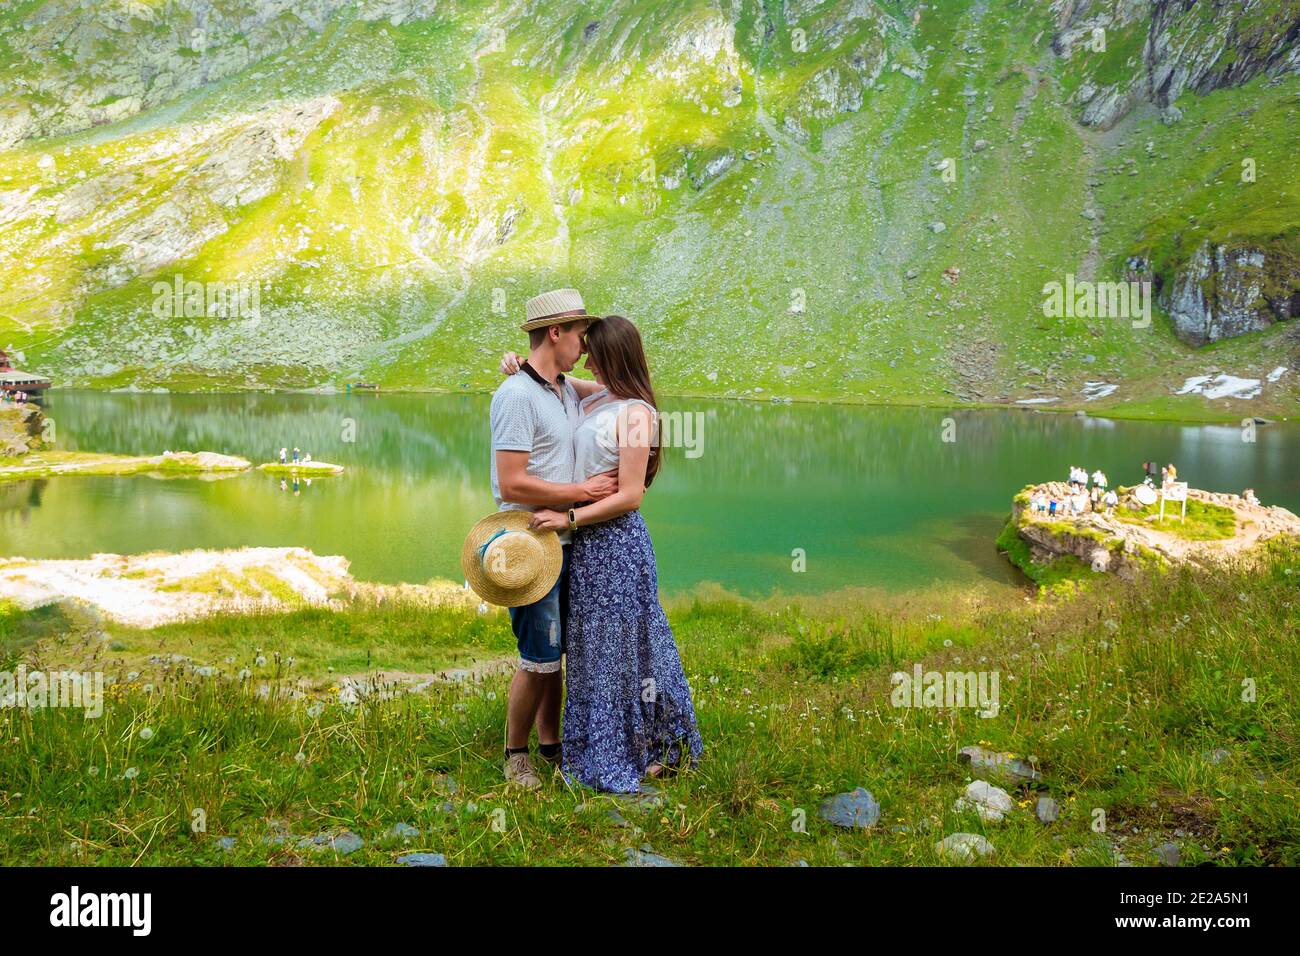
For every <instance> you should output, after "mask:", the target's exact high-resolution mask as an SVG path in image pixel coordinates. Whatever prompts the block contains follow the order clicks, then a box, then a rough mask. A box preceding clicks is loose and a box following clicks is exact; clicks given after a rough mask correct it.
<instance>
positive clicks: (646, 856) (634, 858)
mask: <svg viewBox="0 0 1300 956" xmlns="http://www.w3.org/2000/svg"><path fill="white" fill-rule="evenodd" d="M623 856H624V858H625V860H626V862H625V863H624V864H623V865H624V866H681V864H680V863H677V862H675V861H674V860H670V859H668V857H666V856H660V855H659V854H658V853H655V852H654V851H653V850H651V849H650V844H648V843H643V844H642V845H641V849H639V850H638V849H636V848H634V847H627V848H626V849H625V850H624V851H623Z"/></svg>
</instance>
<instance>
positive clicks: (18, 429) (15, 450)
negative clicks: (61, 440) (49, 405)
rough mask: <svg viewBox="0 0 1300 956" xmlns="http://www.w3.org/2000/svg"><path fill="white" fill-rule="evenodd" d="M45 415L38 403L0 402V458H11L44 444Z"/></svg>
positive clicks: (41, 446) (42, 446)
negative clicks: (17, 403)
mask: <svg viewBox="0 0 1300 956" xmlns="http://www.w3.org/2000/svg"><path fill="white" fill-rule="evenodd" d="M45 439H46V424H45V416H44V414H42V412H41V409H40V406H39V405H33V404H31V403H26V404H22V405H14V404H11V403H9V402H5V403H3V404H0V458H13V457H17V456H21V455H25V454H27V453H28V452H29V451H33V450H35V449H38V448H44V447H45V446H46V440H45Z"/></svg>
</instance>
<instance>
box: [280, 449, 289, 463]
mask: <svg viewBox="0 0 1300 956" xmlns="http://www.w3.org/2000/svg"><path fill="white" fill-rule="evenodd" d="M288 463H289V449H287V448H281V449H280V464H282V465H287V464H288Z"/></svg>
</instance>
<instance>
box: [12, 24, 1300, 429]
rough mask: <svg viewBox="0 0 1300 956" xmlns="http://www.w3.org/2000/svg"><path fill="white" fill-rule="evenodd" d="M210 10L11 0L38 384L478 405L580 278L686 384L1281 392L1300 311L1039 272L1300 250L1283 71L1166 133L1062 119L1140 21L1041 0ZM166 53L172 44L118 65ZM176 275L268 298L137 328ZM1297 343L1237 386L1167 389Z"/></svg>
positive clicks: (32, 353) (801, 389) (1141, 120)
mask: <svg viewBox="0 0 1300 956" xmlns="http://www.w3.org/2000/svg"><path fill="white" fill-rule="evenodd" d="M210 6H211V12H210V14H209V15H207V19H202V18H197V19H196V17H197V15H196V14H190V13H189V12H188V11H189V7H188V6H186V5H185V4H172V5H168V6H167V7H166V8H162V7H159V8H157V10H154V12H152V13H147V14H146V13H141V12H140V10H141V9H144V10H145V11H149V10H153V9H154V8H152V7H150V6H149V5H139V4H136V5H134V6H132V7H129V8H128V7H126V6H125V5H123V9H122V11H121V12H120V13H119V15H118V16H117V17H116V18H110V19H107V20H104V21H102V22H98V23H97V24H96V25H95V26H94V27H90V26H88V25H86V24H85V22H84V18H78V16H77V15H76V14H75V13H74V12H73V11H72V9H71V8H70V7H68V5H67V4H65V3H62V2H58V0H55V2H50V3H21V4H11V5H9V6H8V7H6V8H5V10H4V11H3V12H0V52H3V53H4V54H5V59H6V60H8V61H9V62H8V63H7V70H8V76H9V77H10V78H12V79H14V80H15V84H14V87H13V89H14V90H15V91H16V92H14V93H12V94H11V97H10V99H9V100H8V101H5V102H0V120H3V119H4V118H5V117H6V116H7V117H9V118H10V120H11V121H12V122H14V123H16V122H17V120H16V119H14V117H18V116H28V115H30V116H35V115H36V113H37V111H35V110H34V109H33V107H34V106H35V105H37V104H42V103H44V104H45V105H46V106H47V107H49V109H51V110H53V112H54V113H55V114H56V115H58V116H61V117H63V118H64V119H63V120H61V121H60V122H57V123H54V124H53V125H52V126H50V127H49V128H48V129H46V128H44V127H41V128H40V129H39V132H40V133H41V134H42V135H37V136H35V137H33V138H28V139H25V140H22V141H20V142H17V143H15V144H14V145H13V146H12V147H11V148H9V149H7V150H0V339H2V340H3V341H4V343H6V344H11V345H13V346H14V347H15V348H17V349H18V350H20V352H21V353H22V358H23V360H24V361H25V363H26V364H28V365H30V366H33V367H38V368H40V369H42V370H45V371H47V372H50V373H52V374H54V375H55V376H56V378H57V379H58V380H59V382H60V383H63V384H90V385H95V386H100V387H140V388H151V387H166V388H172V389H192V388H209V387H230V386H243V387H262V386H274V387H312V386H318V385H323V384H333V385H340V384H342V383H345V382H348V381H375V382H381V383H383V384H384V385H387V386H390V387H399V388H419V389H428V388H433V389H461V388H472V389H481V388H487V387H490V386H491V385H493V384H494V382H495V372H494V371H493V369H494V367H495V364H496V363H495V361H494V357H495V356H496V355H497V354H498V353H499V352H500V351H501V350H503V349H505V348H515V347H518V346H519V345H520V344H521V338H520V335H519V334H518V332H517V330H516V328H515V326H516V325H517V322H516V319H517V317H518V315H519V314H520V312H521V310H522V307H523V301H524V299H525V298H526V297H527V296H528V295H530V294H532V293H533V292H535V291H537V290H538V289H541V288H544V287H547V286H552V285H557V284H573V285H576V286H578V287H580V288H581V289H582V290H583V292H584V293H585V295H586V297H587V301H588V304H589V307H591V308H593V309H595V310H599V311H602V312H610V311H620V312H623V313H625V314H627V315H629V316H630V317H632V318H633V319H634V320H635V321H637V322H638V324H640V325H641V326H642V328H643V329H644V330H645V332H646V334H647V338H648V341H649V343H650V345H651V349H652V358H653V360H654V362H655V366H656V371H657V373H658V376H659V379H660V381H661V382H662V387H664V388H666V389H668V390H672V391H676V392H686V393H698V394H719V395H733V396H737V395H747V396H749V397H762V398H767V397H770V396H773V395H776V396H781V397H794V398H805V397H818V398H835V399H847V400H863V401H872V402H913V401H917V402H941V403H951V402H968V403H994V402H1005V403H1013V402H1015V401H1017V400H1026V399H1031V400H1040V401H1041V400H1044V399H1055V402H1051V403H1048V404H1055V405H1058V406H1069V405H1074V404H1083V403H1084V396H1083V388H1084V383H1085V382H1094V383H1096V382H1101V383H1104V384H1107V385H1115V386H1118V387H1117V388H1116V389H1115V390H1113V391H1111V392H1110V393H1109V394H1108V395H1107V396H1106V397H1104V398H1102V399H1098V400H1096V401H1094V402H1090V403H1087V404H1088V407H1091V408H1109V409H1111V410H1112V411H1118V412H1120V413H1125V414H1146V413H1147V412H1150V411H1156V412H1159V413H1161V414H1188V415H1200V416H1204V415H1206V414H1214V415H1219V416H1225V417H1233V416H1239V415H1240V414H1242V413H1254V414H1288V413H1290V412H1292V411H1293V410H1294V409H1295V407H1296V400H1297V397H1300V387H1298V386H1297V385H1296V383H1297V381H1300V377H1298V376H1297V374H1296V371H1295V369H1294V366H1295V365H1296V359H1297V358H1298V357H1300V356H1297V346H1296V335H1295V332H1294V329H1293V328H1290V327H1288V326H1286V325H1278V326H1274V327H1273V328H1271V329H1269V330H1267V331H1265V332H1263V333H1259V334H1255V335H1250V336H1246V337H1244V338H1242V339H1236V340H1232V341H1230V342H1224V343H1220V344H1219V345H1216V346H1213V347H1211V348H1210V349H1209V350H1208V351H1195V350H1192V349H1190V348H1188V347H1187V346H1185V345H1184V344H1182V343H1181V342H1179V341H1178V340H1177V339H1176V338H1175V337H1174V335H1173V334H1172V331H1171V329H1170V327H1169V324H1168V322H1167V320H1166V319H1165V317H1164V316H1162V315H1160V314H1157V315H1156V316H1155V320H1154V322H1153V324H1152V326H1151V327H1150V328H1147V329H1140V330H1138V329H1133V328H1132V327H1131V326H1130V324H1129V323H1128V322H1126V321H1123V320H1118V319H1107V320H1096V319H1093V320H1089V319H1084V318H1068V317H1067V318H1060V319H1047V318H1044V316H1043V313H1042V309H1041V305H1042V301H1043V294H1042V288H1043V286H1044V284H1045V283H1047V282H1051V281H1061V280H1063V279H1064V276H1065V274H1066V273H1073V274H1077V275H1078V276H1079V277H1081V278H1085V277H1095V278H1113V279H1118V278H1120V277H1121V275H1122V273H1123V271H1124V262H1125V260H1126V258H1128V257H1130V256H1133V255H1143V256H1146V257H1147V258H1149V259H1150V260H1151V261H1152V262H1153V263H1154V264H1155V266H1156V267H1157V268H1159V269H1165V270H1168V269H1171V268H1176V267H1177V264H1178V263H1179V262H1181V261H1183V260H1185V258H1186V256H1188V255H1190V251H1191V250H1192V249H1193V248H1195V246H1196V245H1197V244H1198V243H1199V242H1200V241H1201V240H1203V239H1205V238H1211V239H1214V240H1216V241H1220V240H1223V239H1225V237H1226V238H1230V239H1232V240H1234V241H1236V240H1242V241H1247V240H1249V241H1259V242H1263V243H1268V244H1270V248H1274V247H1275V248H1277V249H1280V250H1281V251H1282V252H1283V253H1286V254H1290V252H1291V251H1293V250H1294V249H1295V234H1296V233H1295V230H1296V224H1297V223H1300V202H1298V199H1297V195H1296V192H1295V186H1294V183H1293V182H1292V180H1293V179H1294V177H1292V176H1289V175H1288V173H1287V170H1288V167H1289V157H1290V156H1291V154H1292V153H1293V147H1294V134H1293V132H1292V131H1293V130H1294V129H1295V128H1297V120H1298V119H1300V117H1297V112H1298V109H1300V103H1298V102H1297V93H1298V92H1300V81H1297V79H1296V77H1295V76H1294V75H1293V74H1289V75H1285V76H1282V77H1280V78H1278V77H1270V76H1258V77H1255V78H1254V79H1252V80H1250V82H1249V83H1248V84H1247V85H1245V86H1241V87H1230V88H1225V89H1216V90H1213V91H1212V92H1208V93H1207V94H1206V95H1203V96H1202V95H1200V94H1198V93H1196V92H1192V91H1188V92H1185V93H1183V94H1182V95H1181V96H1180V97H1179V98H1178V100H1177V104H1178V106H1179V107H1180V109H1181V110H1182V111H1183V114H1184V116H1183V119H1182V120H1180V121H1179V122H1177V123H1174V124H1173V125H1166V124H1164V123H1161V122H1159V121H1158V120H1157V118H1156V116H1155V112H1154V109H1153V108H1150V107H1141V106H1140V107H1139V108H1138V109H1136V110H1135V111H1134V112H1133V113H1132V115H1130V116H1128V117H1127V118H1126V119H1124V120H1122V121H1121V123H1120V125H1118V126H1116V127H1115V128H1114V129H1111V130H1109V131H1107V132H1105V133H1100V132H1097V131H1096V130H1094V129H1090V128H1087V127H1084V126H1081V125H1080V123H1079V122H1078V113H1079V108H1078V103H1077V99H1078V96H1079V90H1080V88H1081V86H1083V85H1084V84H1093V85H1102V84H1105V83H1108V82H1121V81H1123V82H1129V81H1132V82H1137V79H1136V78H1137V77H1139V76H1140V75H1141V72H1142V71H1141V56H1142V42H1141V38H1142V36H1143V32H1142V31H1143V30H1144V29H1145V28H1146V24H1147V23H1148V22H1149V19H1150V17H1149V14H1148V13H1142V12H1141V10H1139V15H1138V16H1137V18H1136V19H1133V20H1131V21H1130V22H1128V23H1126V24H1124V25H1123V26H1122V27H1116V28H1115V29H1114V30H1113V31H1112V33H1111V36H1110V43H1109V46H1108V51H1107V52H1106V53H1105V54H1104V55H1095V56H1094V55H1091V54H1087V53H1086V52H1084V53H1080V52H1079V51H1078V50H1076V51H1075V52H1074V53H1073V55H1071V56H1070V57H1069V58H1065V57H1063V56H1061V55H1059V54H1057V53H1055V52H1053V50H1052V47H1051V43H1052V39H1053V37H1054V35H1055V34H1056V33H1057V32H1058V30H1059V29H1060V23H1059V22H1058V20H1057V16H1058V13H1059V11H1058V10H1056V9H1055V7H1054V6H1053V5H1051V4H1049V3H1046V2H1023V0H954V2H952V3H945V4H943V5H942V9H939V8H935V7H934V6H933V5H929V6H925V5H921V4H917V3H914V2H911V0H902V2H890V0H873V2H848V0H842V2H825V3H818V2H812V0H809V2H803V3H782V4H778V3H757V2H753V0H732V2H721V3H718V2H706V0H675V2H672V3H661V2H649V0H621V2H614V0H605V2H603V3H599V4H594V5H593V4H583V5H577V4H571V3H542V2H532V3H507V2H485V0H475V2H461V3H456V4H438V5H436V7H435V6H434V5H431V4H422V3H407V4H398V3H378V2H370V3H360V4H355V3H342V2H335V0H317V2H315V3H312V4H308V5H305V6H303V7H302V8H301V9H300V10H299V12H298V14H297V16H294V15H291V14H290V13H287V12H283V11H282V12H279V13H269V12H265V11H264V12H262V13H261V14H259V15H258V16H256V17H251V19H250V18H249V17H248V16H245V14H244V13H241V11H242V9H243V8H242V7H241V6H240V5H239V4H235V3H233V2H231V3H227V2H218V3H214V4H211V5H210ZM164 10H165V12H159V11H164ZM250 16H251V15H250ZM241 18H242V19H241ZM33 24H39V25H38V26H35V27H34V26H33ZM74 25H75V28H74ZM193 30H200V34H201V35H200V36H199V38H198V41H195V40H194V39H192V38H191V36H190V35H191V32H192V31H193ZM150 36H152V37H155V38H156V42H157V43H158V44H160V48H162V49H169V46H168V44H175V45H176V49H175V50H173V51H172V53H171V54H169V55H168V56H167V57H163V56H162V54H158V55H157V56H155V57H154V59H150V60H148V62H147V67H146V66H133V63H134V61H133V60H132V57H140V56H145V54H144V53H139V52H132V51H139V50H141V49H148V44H144V45H143V46H142V45H141V43H140V42H138V41H140V39H141V38H143V37H150ZM199 41H201V42H199ZM186 44H188V46H187V45H186ZM195 46H197V47H198V48H199V49H197V50H196V49H194V47H195ZM155 60H157V62H155ZM159 71H165V73H166V75H167V76H168V77H169V81H168V83H169V84H170V85H168V86H167V89H166V90H164V91H163V92H162V93H160V92H158V84H154V85H153V86H150V87H148V89H147V90H144V91H143V92H141V91H139V90H137V89H136V87H137V86H139V77H140V76H144V75H157V73H158V72H159ZM88 89H89V90H95V89H98V90H101V91H103V92H104V96H105V97H106V98H107V99H108V103H107V104H99V103H97V102H95V101H94V97H93V95H92V94H90V93H87V92H86V91H87V90H88ZM167 91H171V92H170V94H167ZM165 94H167V95H165ZM133 97H135V99H133ZM137 100H138V102H137ZM6 110H7V111H8V112H6ZM24 111H25V112H24ZM74 120H75V122H74ZM31 122H35V120H31ZM91 123H98V124H99V125H93V126H88V127H87V128H81V126H82V125H84V124H91ZM65 127H66V128H65ZM15 128H16V127H15ZM1148 144H1150V145H1149V148H1148ZM1247 154H1248V155H1249V157H1250V158H1252V159H1254V160H1255V161H1256V164H1257V169H1258V179H1257V181H1256V182H1255V183H1254V184H1253V185H1251V186H1250V187H1246V186H1245V185H1243V184H1242V183H1240V182H1238V181H1236V180H1234V179H1233V176H1232V174H1233V173H1234V171H1235V170H1239V168H1240V161H1241V159H1242V158H1244V156H1245V155H1247ZM1134 170H1136V175H1135V174H1134ZM1085 213H1087V214H1088V216H1086V215H1085ZM1089 216H1090V218H1089ZM945 270H949V272H948V273H947V276H946V277H945ZM951 270H957V271H951ZM177 275H180V276H181V277H182V278H183V280H197V281H200V282H210V281H216V282H230V283H236V282H245V283H247V282H257V283H259V286H258V288H259V291H260V296H259V303H260V304H259V310H258V314H256V315H253V316H249V315H245V316H241V317H236V318H230V317H220V316H218V315H215V314H197V315H185V314H181V315H175V314H165V315H158V314H156V311H155V305H156V304H157V302H158V294H157V293H156V292H155V291H154V284H155V283H156V282H164V283H174V281H175V279H176V277H177ZM201 311H202V310H201ZM1279 365H1290V366H1292V367H1293V368H1292V370H1291V371H1290V372H1289V373H1287V374H1284V375H1283V376H1282V377H1280V378H1279V379H1278V380H1276V381H1273V382H1267V381H1265V382H1263V384H1262V390H1261V394H1260V395H1258V396H1257V397H1255V398H1253V399H1251V400H1233V399H1224V400H1218V401H1216V402H1214V403H1210V402H1208V401H1207V400H1206V399H1204V398H1203V397H1202V396H1199V395H1195V394H1189V395H1186V396H1179V397H1174V396H1172V394H1171V393H1172V392H1173V391H1176V390H1177V389H1178V388H1179V387H1181V386H1182V384H1183V381H1184V380H1185V379H1186V378H1187V377H1189V376H1192V375H1199V374H1205V373H1207V372H1208V371H1210V370H1220V371H1224V372H1228V373H1231V374H1233V375H1238V376H1242V377H1247V378H1260V379H1263V378H1264V377H1265V376H1266V375H1267V373H1268V372H1269V371H1270V370H1272V369H1273V368H1275V367H1276V366H1279ZM758 389H762V391H761V392H759V391H758Z"/></svg>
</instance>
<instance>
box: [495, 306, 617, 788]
mask: <svg viewBox="0 0 1300 956" xmlns="http://www.w3.org/2000/svg"><path fill="white" fill-rule="evenodd" d="M524 315H525V318H524V322H523V324H522V325H521V326H520V328H521V329H522V330H523V331H525V332H527V333H528V347H529V352H528V358H527V360H526V361H524V362H523V363H519V362H517V361H516V362H515V363H514V368H512V369H510V370H509V371H510V372H514V371H520V372H521V374H518V375H515V374H508V375H507V377H506V380H505V381H504V382H502V383H501V385H500V386H499V387H498V388H497V390H496V392H495V394H493V396H492V404H491V408H490V411H489V419H490V425H491V434H492V467H491V475H492V496H493V497H494V498H495V499H496V503H497V507H498V508H500V509H503V510H522V511H537V510H538V509H546V510H547V511H548V512H549V513H551V514H556V513H563V512H557V511H551V510H550V509H565V510H566V511H567V510H568V509H570V508H572V507H573V504H574V502H576V501H601V500H603V499H605V498H608V497H609V496H610V495H611V494H613V493H614V491H615V490H617V488H618V479H617V478H616V477H614V476H613V475H605V474H599V475H593V476H591V477H589V478H587V479H584V480H583V481H580V482H575V481H574V449H573V429H574V425H575V424H576V422H577V420H578V414H579V408H578V402H579V397H580V396H579V393H578V391H577V388H578V387H579V385H580V387H581V388H582V389H583V391H584V392H585V393H588V394H589V393H591V392H594V391H596V389H597V387H598V386H597V385H596V383H595V382H590V381H588V382H582V383H578V382H576V381H575V380H574V379H573V378H572V377H571V376H569V375H568V373H569V372H571V371H572V370H573V367H574V366H575V365H577V363H578V360H579V359H580V358H581V357H582V354H583V352H585V351H586V346H585V343H584V341H583V337H584V335H586V332H587V325H588V322H590V321H593V317H592V316H589V315H588V314H587V310H586V307H585V306H584V305H583V302H582V296H581V295H579V294H578V292H577V290H575V289H558V290H555V291H552V292H545V293H543V294H541V295H538V296H534V297H533V298H531V299H529V300H528V301H527V303H526V304H525V306H524ZM598 318H599V317H595V320H598ZM503 370H504V361H503ZM556 531H557V534H558V537H559V540H560V543H561V561H560V571H559V574H558V576H557V577H556V578H555V581H554V584H553V585H552V586H551V588H550V590H549V591H546V592H545V593H543V594H542V595H540V596H539V597H536V598H533V597H532V595H531V593H529V594H527V595H526V597H527V598H528V600H527V601H526V602H525V601H524V600H522V599H521V598H520V597H519V596H517V595H516V596H514V597H512V598H511V599H510V600H506V599H504V598H503V596H502V595H496V596H495V597H494V596H493V595H489V594H484V593H482V592H481V591H480V592H479V596H480V597H484V598H490V599H492V600H493V603H497V604H505V605H506V606H507V607H509V608H510V626H511V629H512V630H513V631H514V635H515V643H516V645H517V647H518V650H519V665H518V667H517V668H516V670H515V674H514V677H513V678H512V679H511V681H510V692H509V698H508V700H507V703H506V728H505V730H506V733H505V738H506V739H505V777H506V780H507V781H509V782H510V783H512V784H515V785H517V786H521V787H525V788H527V789H534V788H536V787H540V786H541V785H542V780H541V778H540V777H539V776H538V775H537V771H536V769H535V768H534V767H533V762H532V758H531V757H530V756H529V747H528V741H529V738H530V737H531V735H532V731H533V727H534V725H536V727H537V742H538V752H539V754H540V756H541V757H542V759H543V760H545V761H546V762H547V763H550V764H552V765H555V766H558V765H559V764H560V762H561V760H562V757H563V755H562V750H561V746H560V701H561V699H562V697H563V691H564V688H563V683H562V681H563V678H562V676H561V671H560V661H561V657H562V656H563V654H564V649H565V639H566V636H567V627H568V621H569V614H568V610H569V597H570V593H569V592H570V575H569V566H570V561H571V542H570V535H571V534H572V529H571V528H569V527H568V522H567V520H566V522H565V525H564V526H563V527H560V528H557V529H556ZM484 553H486V552H484ZM511 601H516V602H518V603H517V604H513V605H512V603H511Z"/></svg>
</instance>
